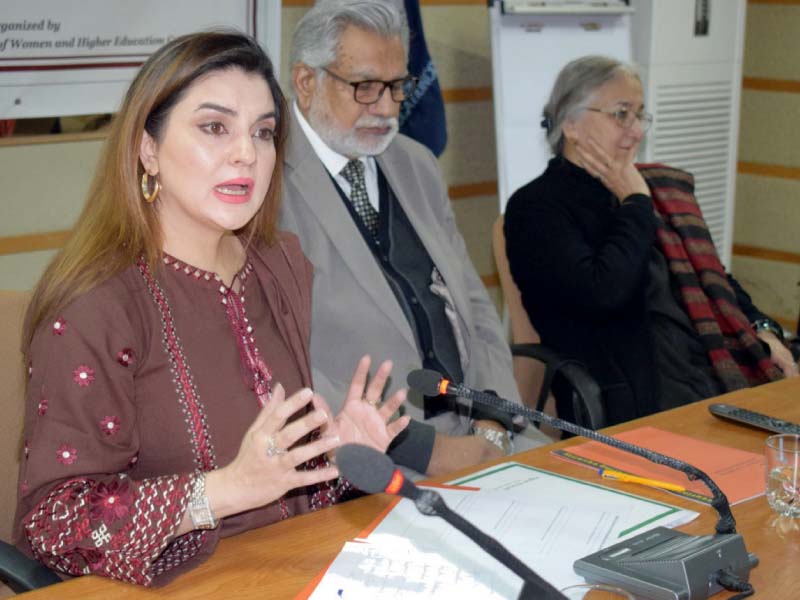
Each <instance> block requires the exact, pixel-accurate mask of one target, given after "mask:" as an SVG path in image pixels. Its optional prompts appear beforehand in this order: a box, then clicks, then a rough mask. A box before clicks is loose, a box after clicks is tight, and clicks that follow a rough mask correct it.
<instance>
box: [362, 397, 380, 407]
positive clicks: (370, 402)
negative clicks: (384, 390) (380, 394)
mask: <svg viewBox="0 0 800 600" xmlns="http://www.w3.org/2000/svg"><path fill="white" fill-rule="evenodd" d="M361 399H362V400H363V401H364V402H366V403H367V404H369V405H371V406H377V405H378V402H379V401H380V400H379V398H375V399H374V400H370V399H369V398H367V397H366V396H363V397H362V398H361Z"/></svg>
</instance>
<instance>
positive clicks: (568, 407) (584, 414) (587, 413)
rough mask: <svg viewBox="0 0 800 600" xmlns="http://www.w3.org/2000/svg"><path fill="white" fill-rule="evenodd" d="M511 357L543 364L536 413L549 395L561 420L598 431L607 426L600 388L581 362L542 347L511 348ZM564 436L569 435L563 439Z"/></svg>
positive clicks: (521, 346) (514, 345)
mask: <svg viewBox="0 0 800 600" xmlns="http://www.w3.org/2000/svg"><path fill="white" fill-rule="evenodd" d="M511 354H512V355H514V356H524V357H526V358H530V359H533V360H538V361H540V362H542V363H544V366H545V371H544V378H543V381H542V387H541V388H540V390H539V397H538V398H537V400H536V410H538V411H543V410H544V407H545V403H546V402H547V399H548V396H549V395H550V393H551V391H552V392H553V393H554V395H555V396H556V406H557V411H558V415H559V417H560V418H562V419H564V420H567V421H571V422H573V423H575V424H576V425H580V426H581V427H586V428H587V429H595V430H597V429H602V428H603V427H605V426H606V415H605V409H604V408H603V402H602V392H601V390H600V386H599V385H598V384H597V381H595V379H594V377H592V376H591V375H590V374H589V371H587V369H586V367H585V366H584V365H583V364H582V363H581V362H579V361H577V360H574V359H570V358H564V357H562V356H560V355H559V354H558V353H556V352H554V351H553V350H551V349H550V348H547V347H546V346H543V345H542V344H512V345H511ZM565 435H566V436H568V435H569V434H563V435H562V437H564V436H565Z"/></svg>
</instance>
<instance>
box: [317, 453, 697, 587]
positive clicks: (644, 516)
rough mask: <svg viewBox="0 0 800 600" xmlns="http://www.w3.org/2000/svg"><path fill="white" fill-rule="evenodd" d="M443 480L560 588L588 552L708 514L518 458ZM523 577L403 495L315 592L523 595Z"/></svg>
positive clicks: (465, 509)
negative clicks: (454, 479) (551, 470)
mask: <svg viewBox="0 0 800 600" xmlns="http://www.w3.org/2000/svg"><path fill="white" fill-rule="evenodd" d="M453 483H458V484H461V485H466V486H472V487H479V488H481V489H480V490H479V491H475V490H463V489H446V488H435V489H436V491H437V492H439V493H440V494H441V495H442V497H443V498H444V501H445V503H446V504H447V505H448V506H449V507H450V508H451V509H452V510H453V511H454V512H456V513H458V514H459V515H460V516H462V517H464V518H465V519H467V520H468V521H470V522H471V523H472V524H473V525H475V526H476V527H478V528H479V529H480V530H481V531H483V532H484V533H486V534H488V535H490V536H492V537H494V538H495V539H496V540H498V541H499V542H500V543H501V544H503V545H504V546H505V547H506V549H508V550H509V551H510V552H511V553H513V554H514V555H516V556H517V558H519V559H520V560H521V561H522V562H523V563H525V564H526V565H528V566H529V567H531V568H532V569H533V570H534V571H535V572H536V573H538V574H539V575H540V576H542V577H543V578H545V579H547V581H549V582H550V583H551V584H553V585H554V586H555V587H557V588H563V587H566V586H568V585H571V584H574V583H580V582H582V581H583V579H582V578H581V577H579V576H578V575H576V574H575V573H574V572H573V570H572V564H573V562H574V561H575V560H577V559H578V558H581V557H583V556H586V555H588V554H591V553H593V552H596V551H597V550H600V549H601V548H604V547H607V546H609V545H611V544H613V543H616V542H618V541H620V540H621V539H624V538H626V537H630V536H632V535H635V534H638V533H641V532H642V531H645V530H647V529H650V528H652V527H656V526H659V525H661V526H667V527H674V526H676V525H678V524H681V523H685V522H687V521H690V520H692V519H693V518H695V517H696V516H697V514H698V513H696V512H694V511H684V510H681V509H679V508H676V507H673V506H669V505H667V504H662V503H660V502H654V501H651V500H649V499H646V498H640V497H638V496H632V495H629V494H624V493H618V492H616V491H614V490H609V489H607V488H603V487H601V486H595V485H593V484H587V483H585V482H582V481H579V480H574V479H570V478H567V477H563V476H560V475H556V474H553V473H549V472H546V471H541V470H539V469H533V468H531V467H527V466H525V465H520V464H518V463H504V464H502V465H498V466H495V467H493V468H491V469H486V470H485V471H481V472H479V473H476V474H474V475H472V476H470V477H469V478H464V479H461V480H458V481H457V482H453ZM521 587H522V580H521V579H520V578H519V577H517V576H516V575H515V574H514V573H512V572H511V571H510V570H508V569H507V568H505V567H503V566H502V565H500V563H498V562H497V561H496V560H495V559H493V558H492V557H491V556H490V555H489V554H487V553H486V551H485V550H483V549H481V548H480V547H479V546H478V545H477V544H475V543H474V542H472V541H471V540H470V539H469V538H467V537H466V536H465V535H463V534H462V533H460V532H458V531H457V530H456V529H454V528H453V527H452V526H451V525H449V524H448V523H447V522H445V521H444V520H443V519H441V518H439V517H432V516H425V515H422V514H420V513H419V511H418V510H417V508H416V507H415V506H414V504H413V503H412V502H411V501H409V500H401V501H400V502H399V503H398V504H397V505H396V506H395V507H394V508H393V509H392V510H391V511H390V512H389V514H388V515H387V516H386V517H385V518H384V519H383V521H381V523H380V524H379V525H378V526H377V527H376V528H375V529H374V530H373V531H372V532H371V533H369V535H368V536H367V537H366V539H364V540H357V541H355V542H348V543H347V544H346V545H345V547H344V548H343V550H342V552H341V553H340V554H339V556H338V557H337V558H336V560H335V561H334V562H333V563H332V564H331V566H330V567H329V569H328V571H327V573H326V574H325V576H324V577H323V579H322V581H321V583H320V584H319V585H318V586H317V588H316V589H315V590H314V592H313V593H312V595H311V596H310V597H311V598H315V599H316V598H332V599H338V598H345V599H348V598H364V599H373V598H376V599H382V598H393V599H405V598H432V597H435V598H437V600H440V599H449V598H452V599H454V600H467V599H469V598H481V599H483V598H487V599H495V598H496V599H501V598H503V599H505V598H509V599H515V598H516V597H517V595H518V594H519V591H520V589H521Z"/></svg>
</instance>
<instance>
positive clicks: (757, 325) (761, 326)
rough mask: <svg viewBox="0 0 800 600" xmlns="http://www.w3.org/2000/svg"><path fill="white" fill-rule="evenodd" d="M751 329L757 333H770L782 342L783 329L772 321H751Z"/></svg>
mask: <svg viewBox="0 0 800 600" xmlns="http://www.w3.org/2000/svg"><path fill="white" fill-rule="evenodd" d="M753 329H754V330H755V332H756V333H758V332H759V331H771V332H772V333H774V334H775V337H777V338H778V339H779V340H781V341H783V329H782V328H781V327H780V326H778V324H777V323H775V322H774V321H773V320H772V319H756V320H755V321H753Z"/></svg>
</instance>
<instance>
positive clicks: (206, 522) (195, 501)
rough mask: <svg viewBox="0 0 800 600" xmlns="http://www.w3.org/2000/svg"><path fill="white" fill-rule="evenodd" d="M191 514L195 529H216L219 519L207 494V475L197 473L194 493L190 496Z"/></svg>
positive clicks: (193, 487)
mask: <svg viewBox="0 0 800 600" xmlns="http://www.w3.org/2000/svg"><path fill="white" fill-rule="evenodd" d="M189 516H190V517H191V518H192V525H193V526H194V528H195V529H214V528H215V527H216V526H217V520H216V519H215V518H214V512H213V511H212V510H211V505H210V504H209V502H208V496H206V475H205V473H195V476H194V482H193V483H192V495H191V496H190V497H189Z"/></svg>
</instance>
